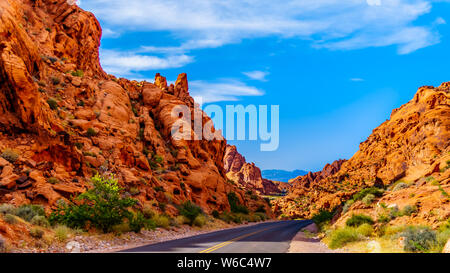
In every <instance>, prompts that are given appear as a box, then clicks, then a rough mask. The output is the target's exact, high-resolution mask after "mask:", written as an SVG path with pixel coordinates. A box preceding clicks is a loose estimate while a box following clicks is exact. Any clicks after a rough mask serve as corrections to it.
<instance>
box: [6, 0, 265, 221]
mask: <svg viewBox="0 0 450 273" xmlns="http://www.w3.org/2000/svg"><path fill="white" fill-rule="evenodd" d="M101 33H102V31H101V27H100V25H99V23H98V21H97V20H96V18H95V17H94V16H93V15H92V14H91V13H89V12H86V11H83V10H82V9H80V8H79V7H77V6H76V5H70V4H68V1H66V0H2V1H0V82H1V85H0V152H1V157H0V203H11V204H14V205H20V204H26V203H33V204H42V205H44V206H45V208H46V210H47V211H49V210H51V208H54V207H55V204H56V202H57V201H58V200H60V199H63V200H66V201H67V202H68V201H69V199H70V197H71V196H73V195H77V194H78V193H81V192H83V191H85V190H86V189H87V188H88V187H89V186H90V183H89V178H90V177H91V176H92V175H93V174H95V173H96V172H100V173H104V174H114V175H115V176H116V177H117V178H118V179H119V182H120V184H121V185H122V186H123V187H125V188H126V190H127V192H128V194H129V195H131V196H133V198H135V199H137V200H139V206H144V204H151V205H153V206H154V207H155V209H157V210H159V209H161V208H164V210H165V211H166V213H168V214H170V215H176V214H177V209H176V205H177V204H180V203H181V202H183V201H185V200H192V201H193V202H194V203H196V204H198V205H199V206H201V207H202V208H203V210H204V211H205V212H208V213H209V212H211V211H213V210H218V211H224V210H229V209H230V205H229V202H228V199H227V193H229V192H235V193H236V194H237V196H238V198H239V199H240V201H241V203H242V204H244V205H246V206H247V207H249V208H250V209H252V208H253V209H254V208H258V207H260V206H261V205H263V206H266V207H267V205H266V203H265V202H264V200H262V199H259V198H258V199H257V200H252V199H251V198H249V197H248V196H247V195H246V194H245V192H244V191H243V190H241V189H239V188H238V187H236V186H235V185H233V184H231V183H229V182H227V179H226V171H225V169H224V164H223V158H224V155H225V149H226V141H206V140H200V141H186V140H175V139H173V138H171V135H170V133H171V131H170V130H171V127H172V125H173V124H174V123H175V122H177V121H178V120H180V119H183V117H182V116H178V115H176V116H173V115H172V114H171V112H172V109H173V108H174V107H175V106H178V105H186V106H188V107H189V109H190V110H191V112H192V116H193V113H194V112H197V111H201V110H198V109H194V101H193V99H192V97H191V96H190V95H189V86H188V81H187V76H186V74H180V75H179V77H178V79H177V81H176V83H175V84H171V85H168V84H167V82H166V79H165V78H164V77H162V76H160V75H159V74H157V75H156V77H155V82H154V83H150V82H145V81H144V82H137V81H130V80H126V79H117V78H115V77H114V76H111V75H108V74H106V73H105V72H104V71H103V70H102V67H101V65H100V63H99V51H98V49H99V45H100V38H101ZM201 114H203V112H201ZM209 120H210V118H209V117H207V116H206V115H203V122H204V123H206V122H207V121H209ZM213 133H217V132H214V130H213ZM192 134H193V133H192Z"/></svg>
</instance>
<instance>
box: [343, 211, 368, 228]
mask: <svg viewBox="0 0 450 273" xmlns="http://www.w3.org/2000/svg"><path fill="white" fill-rule="evenodd" d="M362 224H369V225H373V224H374V221H373V219H372V218H371V217H370V216H367V215H364V214H353V215H352V217H350V218H349V219H347V221H346V222H345V225H346V226H348V227H359V226H360V225H362Z"/></svg>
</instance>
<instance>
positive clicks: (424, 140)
mask: <svg viewBox="0 0 450 273" xmlns="http://www.w3.org/2000/svg"><path fill="white" fill-rule="evenodd" d="M449 144H450V83H443V84H442V85H441V86H439V87H436V88H434V87H429V86H426V87H422V88H420V89H419V90H418V92H417V93H416V95H415V96H414V98H413V99H412V100H411V101H410V102H408V103H406V104H405V105H403V106H401V107H400V108H398V109H395V110H394V111H393V112H392V114H391V117H390V119H389V120H387V121H386V122H384V123H383V124H381V125H380V126H379V127H377V128H376V129H374V130H373V132H372V134H371V135H370V136H369V138H368V139H367V140H366V141H364V142H363V143H361V144H360V147H359V148H360V149H359V151H358V152H356V154H355V155H354V156H353V157H352V158H351V159H350V160H348V161H346V162H343V161H337V162H335V163H333V164H332V165H327V166H326V167H325V168H324V170H323V171H322V172H319V173H314V174H312V173H310V174H308V175H306V176H303V177H299V178H296V179H295V180H294V181H293V183H292V185H293V190H292V191H291V194H289V196H287V197H286V198H283V199H280V200H277V201H276V202H275V208H274V209H275V211H277V212H279V213H282V214H284V215H286V216H291V217H310V216H311V215H312V214H314V213H316V212H318V211H319V210H320V209H326V210H331V209H333V208H339V207H341V206H342V205H343V203H344V202H345V201H346V200H348V199H349V198H350V197H351V196H352V195H353V194H355V193H357V192H359V191H360V190H361V189H363V188H367V187H373V186H376V187H380V188H387V191H386V192H385V194H384V195H383V197H382V198H381V200H378V201H377V202H378V203H380V202H381V203H383V202H384V203H386V204H388V205H395V206H405V205H414V206H416V207H418V209H419V211H418V213H417V214H416V215H414V216H411V219H410V220H411V221H417V222H421V223H427V224H430V223H431V224H435V223H437V222H439V219H441V220H442V219H448V218H449V217H450V203H449V198H448V193H450V147H449ZM339 166H340V167H339ZM430 181H432V182H430ZM396 182H397V183H398V182H403V183H405V186H404V187H405V188H404V189H403V188H402V189H399V190H392V186H395V185H394V183H396ZM389 186H390V187H389ZM354 207H355V209H358V208H359V209H361V208H364V205H362V204H355V206H354ZM367 209H369V210H370V211H371V214H373V216H374V218H376V213H377V212H376V211H377V206H374V205H371V206H368V207H367ZM430 211H432V212H433V214H431V213H430ZM349 213H350V212H349ZM349 213H347V215H348V214H349ZM404 220H405V219H404Z"/></svg>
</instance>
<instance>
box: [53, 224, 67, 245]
mask: <svg viewBox="0 0 450 273" xmlns="http://www.w3.org/2000/svg"><path fill="white" fill-rule="evenodd" d="M53 231H54V232H55V238H56V239H57V240H58V241H60V242H65V241H66V240H67V238H68V237H69V234H70V228H68V227H66V226H65V225H57V226H56V227H55V228H54V229H53Z"/></svg>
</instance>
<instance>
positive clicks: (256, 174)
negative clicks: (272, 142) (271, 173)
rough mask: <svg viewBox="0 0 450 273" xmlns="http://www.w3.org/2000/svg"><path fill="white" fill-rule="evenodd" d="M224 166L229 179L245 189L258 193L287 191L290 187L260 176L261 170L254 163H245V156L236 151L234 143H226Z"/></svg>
mask: <svg viewBox="0 0 450 273" xmlns="http://www.w3.org/2000/svg"><path fill="white" fill-rule="evenodd" d="M224 168H225V171H226V172H227V177H228V178H229V179H230V180H232V181H234V182H235V183H237V184H239V185H241V186H243V187H244V188H245V189H247V190H252V191H256V192H258V193H260V194H279V193H281V192H284V191H287V189H288V188H289V187H290V185H289V184H287V183H283V182H274V181H271V180H268V179H264V178H262V176H261V170H260V169H259V168H258V167H256V165H255V163H247V162H246V160H245V157H243V156H242V155H241V154H240V153H239V152H238V151H237V148H236V146H234V145H227V148H226V152H225V157H224ZM280 184H283V185H280Z"/></svg>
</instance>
